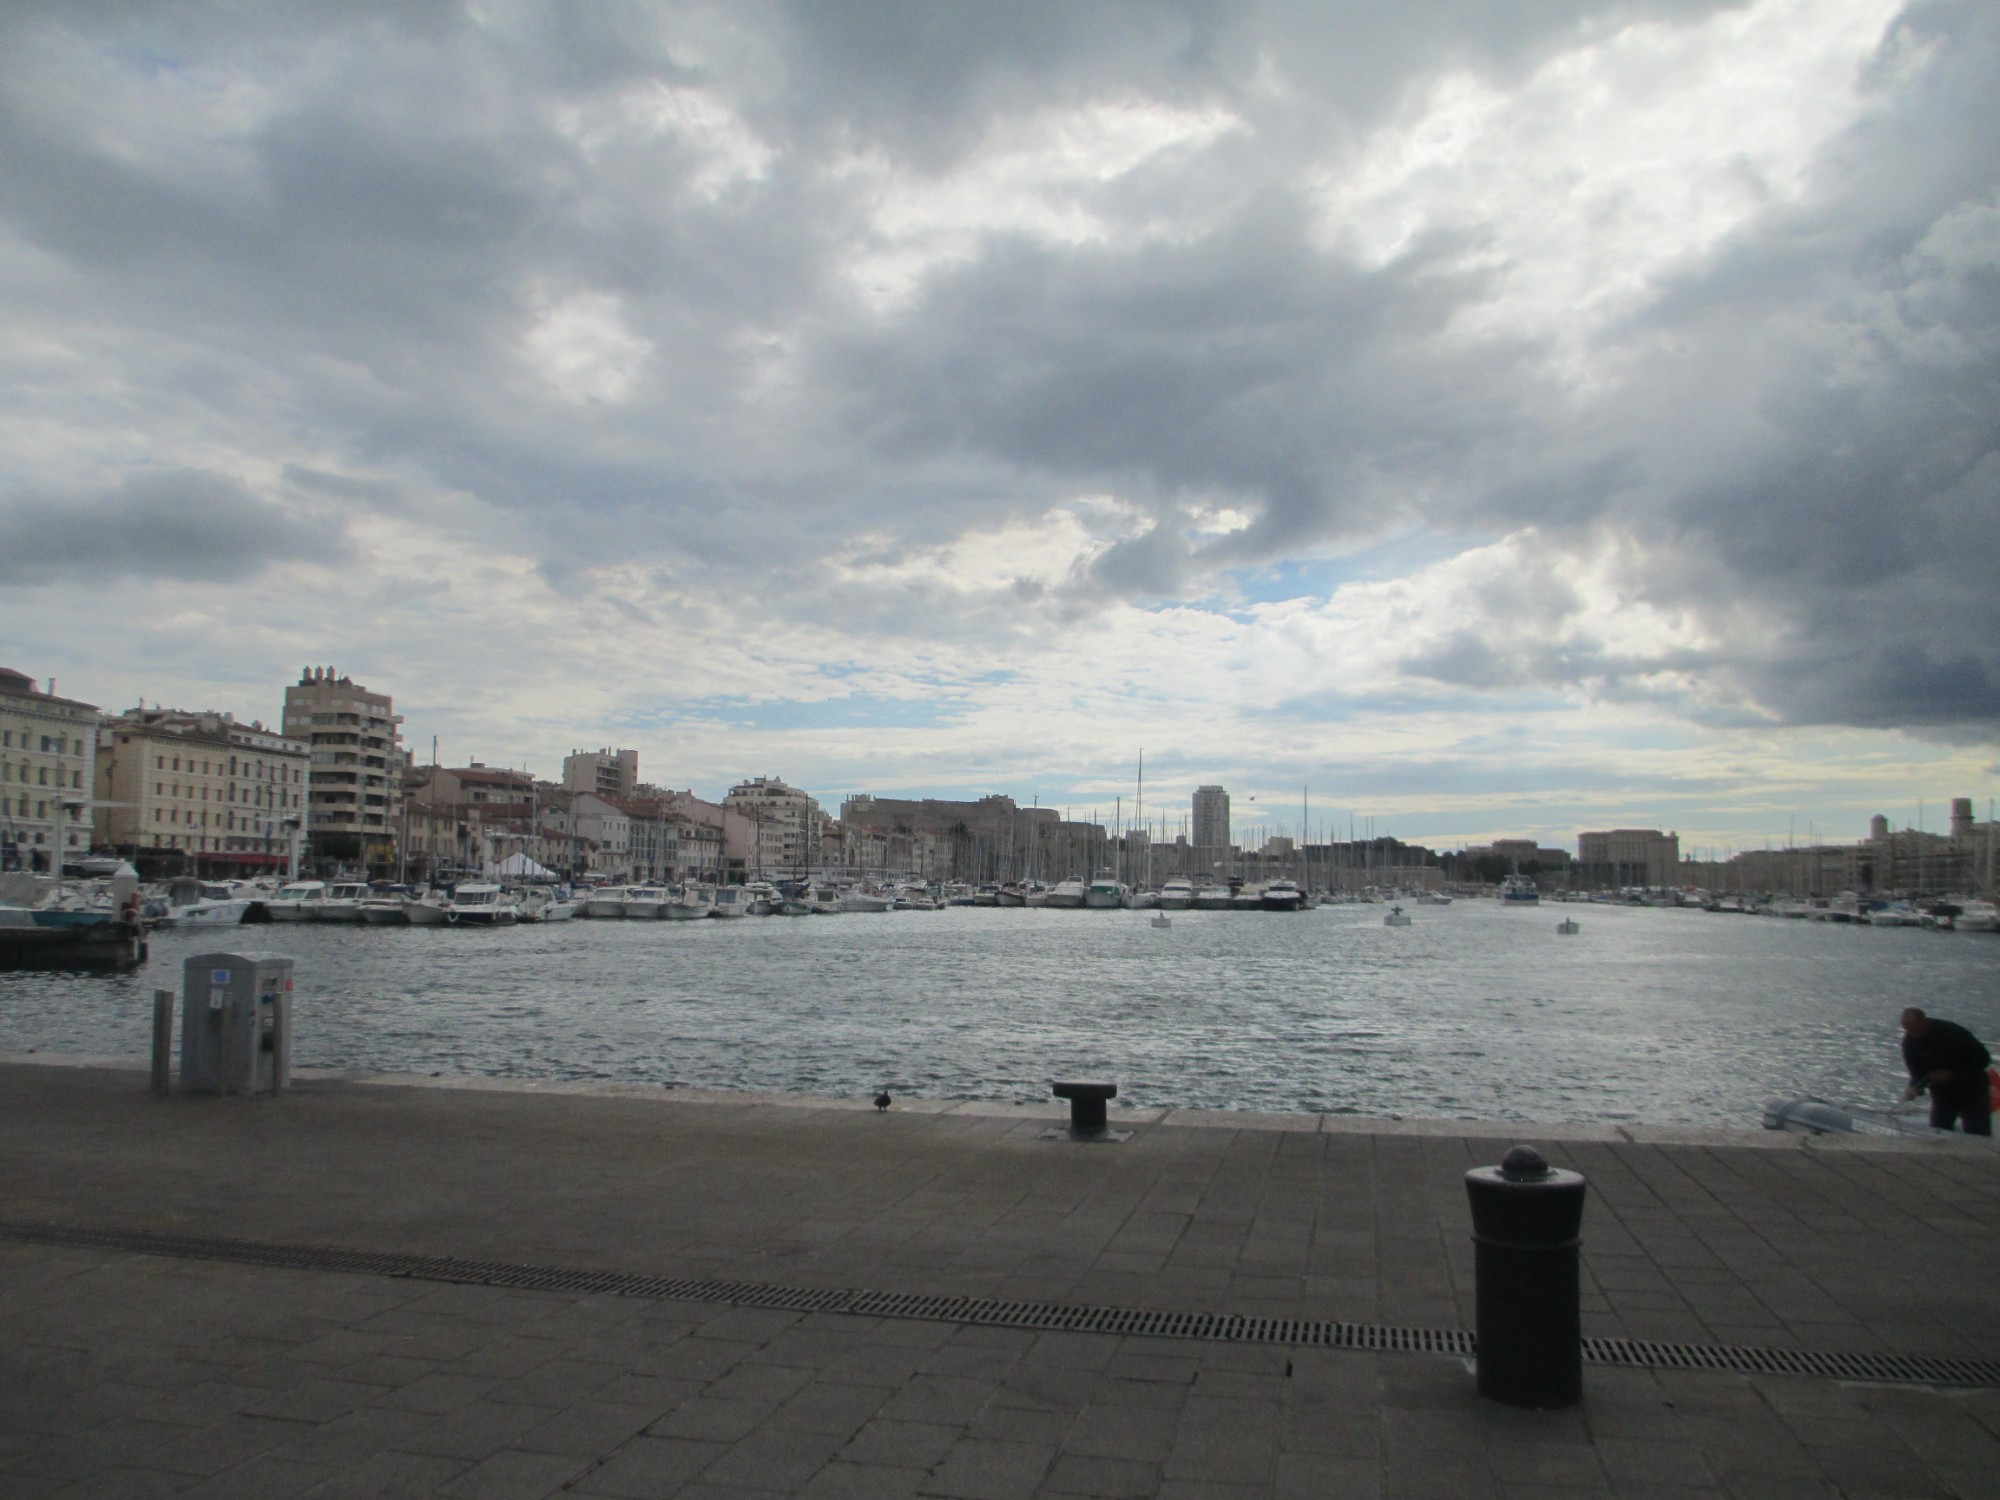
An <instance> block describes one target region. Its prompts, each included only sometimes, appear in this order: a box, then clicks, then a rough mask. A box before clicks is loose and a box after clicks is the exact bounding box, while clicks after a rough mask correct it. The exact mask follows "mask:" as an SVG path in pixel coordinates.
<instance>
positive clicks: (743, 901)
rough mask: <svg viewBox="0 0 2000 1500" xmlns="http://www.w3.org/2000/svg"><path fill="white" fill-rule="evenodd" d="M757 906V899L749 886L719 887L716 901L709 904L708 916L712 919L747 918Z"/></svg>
mask: <svg viewBox="0 0 2000 1500" xmlns="http://www.w3.org/2000/svg"><path fill="white" fill-rule="evenodd" d="M755 904H756V898H755V897H754V896H753V895H752V894H751V891H750V888H749V887H748V886H745V885H725V886H719V887H717V889H716V892H715V900H714V901H713V902H711V903H710V904H709V908H708V914H709V915H710V916H711V917H724V918H735V917H747V916H749V915H750V911H751V908H752V907H753V906H754V905H755Z"/></svg>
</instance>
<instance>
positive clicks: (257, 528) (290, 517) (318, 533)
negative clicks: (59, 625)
mask: <svg viewBox="0 0 2000 1500" xmlns="http://www.w3.org/2000/svg"><path fill="white" fill-rule="evenodd" d="M344 552H345V543H344V541H343V540H342V539H341V535H340V532H339V530H338V528H337V527H335V526H332V525H329V524H327V523H325V522H322V521H318V520H315V519H311V518H307V517H302V516H299V515H295V514H293V513H292V512H289V511H287V510H284V509H282V508H281V507H279V506H276V505H271V504H268V503H267V502H265V501H262V500H259V499H257V498H256V497H255V496H253V495H252V494H251V493H250V491H249V490H248V489H247V488H246V487H245V486H244V485H243V482H242V481H241V480H238V479H232V478H230V477H229V476H227V475H224V474H212V473H208V472H205V471H203V470H200V469H171V470H167V471H164V472H159V473H152V472H147V473H139V474H134V475H132V476H130V477H129V478H127V479H125V480H123V481H122V482H121V483H119V484H118V485H116V486H115V487H113V488H112V489H109V490H106V491H101V492H98V493H93V494H77V495H47V494H29V495H20V496H15V497H12V498H10V499H7V500H4V501H0V585H6V584H18V585H37V584H46V583H52V582H55V581H57V580H60V579H82V580H109V579H115V578H166V579H184V580H187V581H190V582H200V583H226V582H230V581H232V580H235V579H240V578H247V577H249V576H250V575H251V574H253V573H256V572H257V571H259V570H260V569H262V568H264V567H266V566H267V565H269V564H271V563H274V562H284V561H291V560H297V559H312V560H316V561H329V560H333V559H337V558H339V557H341V556H342V555H344Z"/></svg>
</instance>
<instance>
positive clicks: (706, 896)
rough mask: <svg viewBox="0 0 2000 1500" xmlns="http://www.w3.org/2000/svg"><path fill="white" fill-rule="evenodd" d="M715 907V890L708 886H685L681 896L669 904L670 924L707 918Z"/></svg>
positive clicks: (682, 888) (668, 916) (668, 918)
mask: <svg viewBox="0 0 2000 1500" xmlns="http://www.w3.org/2000/svg"><path fill="white" fill-rule="evenodd" d="M714 906H715V888H714V887H713V886H707V885H684V886H682V887H681V893H680V895H678V896H676V897H675V898H674V899H673V900H672V901H669V902H668V903H667V920H668V921H669V922H691V921H694V920H696V919H697V918H700V917H705V916H707V915H708V914H709V912H710V911H711V910H712V909H713V908H714Z"/></svg>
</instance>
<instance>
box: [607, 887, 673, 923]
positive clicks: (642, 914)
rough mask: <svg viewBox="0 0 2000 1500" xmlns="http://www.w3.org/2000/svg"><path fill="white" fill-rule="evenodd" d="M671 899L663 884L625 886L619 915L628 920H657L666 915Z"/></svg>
mask: <svg viewBox="0 0 2000 1500" xmlns="http://www.w3.org/2000/svg"><path fill="white" fill-rule="evenodd" d="M670 899H671V897H670V896H669V894H668V892H667V888H666V887H665V886H663V885H633V886H627V887H626V888H625V899H624V901H623V902H622V903H621V904H620V907H619V915H620V916H622V917H624V918H626V919H627V920H628V921H630V920H633V919H635V918H636V919H637V920H639V921H643V922H657V921H659V920H660V919H661V918H662V917H664V916H665V915H666V909H667V902H668V901H669V900H670Z"/></svg>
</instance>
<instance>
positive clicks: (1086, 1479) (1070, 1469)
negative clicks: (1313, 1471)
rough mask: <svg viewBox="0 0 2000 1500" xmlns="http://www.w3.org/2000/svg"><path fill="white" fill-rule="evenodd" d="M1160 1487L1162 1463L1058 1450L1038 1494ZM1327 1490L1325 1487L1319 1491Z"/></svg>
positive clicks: (1098, 1495) (1131, 1494)
mask: <svg viewBox="0 0 2000 1500" xmlns="http://www.w3.org/2000/svg"><path fill="white" fill-rule="evenodd" d="M1159 1487H1160V1466H1159V1465H1158V1464H1154V1463H1141V1462H1138V1461H1136V1460H1132V1459H1123V1458H1093V1457H1089V1456H1087V1455H1084V1454H1081V1453H1059V1454H1057V1455H1056V1461H1055V1464H1054V1465H1053V1466H1052V1467H1051V1468H1050V1470H1049V1473H1048V1477H1047V1478H1046V1479H1044V1480H1043V1481H1042V1484H1041V1486H1040V1488H1039V1489H1038V1490H1037V1491H1036V1493H1038V1494H1049V1495H1089V1496H1092V1497H1094V1500H1144V1497H1146V1496H1149V1495H1152V1494H1153V1493H1154V1492H1155V1491H1157V1490H1158V1489H1159ZM1316 1493H1317V1494H1321V1495H1323V1494H1325V1493H1327V1492H1326V1491H1323V1490H1322V1491H1317V1492H1316Z"/></svg>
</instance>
